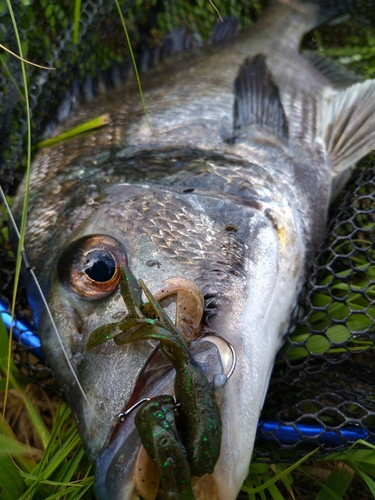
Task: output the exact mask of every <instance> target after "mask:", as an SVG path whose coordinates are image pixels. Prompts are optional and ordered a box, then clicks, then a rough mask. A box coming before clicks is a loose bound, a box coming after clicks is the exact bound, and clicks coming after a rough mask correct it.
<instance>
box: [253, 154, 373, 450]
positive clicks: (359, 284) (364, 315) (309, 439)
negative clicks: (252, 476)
mask: <svg viewBox="0 0 375 500" xmlns="http://www.w3.org/2000/svg"><path fill="white" fill-rule="evenodd" d="M374 264H375V162H374V161H371V162H370V163H369V164H368V166H367V167H365V168H364V169H358V171H357V172H356V174H355V176H354V179H353V182H352V185H351V186H350V189H349V190H348V192H347V193H346V195H345V196H344V199H343V201H342V204H341V205H340V207H339V209H338V212H337V214H336V215H335V216H334V217H333V218H332V220H331V223H330V225H329V227H328V229H327V236H326V238H325V240H324V242H323V243H322V245H321V246H320V249H319V252H318V255H317V257H316V259H315V262H314V267H313V271H312V274H311V277H310V279H309V281H308V283H307V284H306V287H305V290H304V291H303V293H302V295H301V297H300V301H299V305H298V306H297V309H296V311H295V315H294V319H293V320H292V325H291V329H290V332H289V334H288V336H287V338H286V340H285V344H284V347H283V349H282V351H281V352H280V353H279V356H278V359H277V362H276V366H275V369H274V373H273V376H272V381H271V385H270V388H269V392H268V397H267V400H266V404H265V407H264V410H263V415H262V419H264V420H265V421H270V420H272V419H273V420H274V425H273V426H268V427H265V428H264V430H265V433H264V435H259V438H258V444H257V446H256V451H257V454H258V457H259V458H260V457H267V456H269V453H273V457H274V458H275V457H279V458H280V459H281V458H288V457H290V456H291V455H290V452H289V453H288V450H292V453H293V454H295V453H296V451H300V452H301V454H303V453H305V452H306V449H307V447H310V448H311V447H315V448H316V447H317V446H319V445H322V444H324V448H321V451H320V452H319V455H320V456H321V455H324V454H329V453H332V449H333V448H335V449H336V450H338V449H342V448H345V447H348V446H350V445H351V444H352V443H353V442H355V441H356V440H357V439H367V440H369V441H372V442H375V385H374V381H375V362H374V361H375V357H374V356H375V351H374V347H375V300H374V299H375V266H374ZM280 395H282V397H280ZM282 426H290V428H289V427H286V428H285V427H282ZM271 450H272V451H271ZM317 456H318V455H317Z"/></svg>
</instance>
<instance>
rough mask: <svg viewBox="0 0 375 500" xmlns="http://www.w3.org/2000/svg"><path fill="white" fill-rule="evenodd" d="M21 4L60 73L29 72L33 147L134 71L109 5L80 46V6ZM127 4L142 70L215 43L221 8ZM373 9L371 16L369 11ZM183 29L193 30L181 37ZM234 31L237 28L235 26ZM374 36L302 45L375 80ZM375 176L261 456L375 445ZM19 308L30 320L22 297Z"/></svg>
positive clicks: (1, 123) (8, 90)
mask: <svg viewBox="0 0 375 500" xmlns="http://www.w3.org/2000/svg"><path fill="white" fill-rule="evenodd" d="M12 5H13V9H14V14H15V17H16V19H17V20H18V27H19V31H20V37H21V40H22V41H23V46H24V51H25V54H24V55H25V57H27V58H28V59H29V60H31V61H33V62H35V63H38V64H42V65H44V66H51V67H52V66H53V67H55V68H56V71H53V72H52V71H51V72H46V71H44V70H41V69H38V68H34V67H31V66H28V81H29V86H30V89H29V94H30V104H31V117H32V132H33V145H34V146H35V144H36V143H37V141H39V140H40V139H41V137H43V135H44V134H46V133H48V131H49V130H51V129H52V127H53V124H54V123H55V122H56V121H58V120H59V119H61V118H63V117H64V116H66V114H67V113H69V111H70V109H71V108H72V107H73V108H74V107H76V106H79V105H81V104H82V102H84V101H85V100H90V99H91V98H92V97H93V95H95V94H97V93H100V92H104V91H108V90H109V89H110V88H111V87H113V86H115V85H116V84H117V82H118V81H119V80H124V79H125V78H126V77H127V75H128V74H129V72H131V65H130V62H129V55H128V48H127V44H126V41H125V39H124V36H123V32H122V28H121V26H120V22H119V19H118V14H117V11H116V7H115V6H114V5H113V3H112V2H109V1H106V0H90V1H84V2H82V8H81V15H80V22H79V35H78V38H79V45H78V46H77V45H75V44H74V43H73V42H72V39H73V38H72V37H73V31H74V23H73V20H72V19H73V12H74V3H73V2H58V3H57V2H56V3H54V4H53V5H52V4H51V3H50V2H46V1H42V0H35V1H34V2H29V3H26V2H22V1H15V2H12ZM121 5H122V10H123V12H124V13H125V14H126V19H127V25H128V29H129V32H130V37H131V40H132V43H133V45H134V50H135V53H136V58H137V63H138V66H139V67H140V69H141V70H145V69H147V68H148V67H149V66H151V65H152V64H155V63H157V62H158V61H159V60H160V59H163V57H165V56H166V55H170V54H173V53H174V52H176V51H179V50H184V49H186V48H189V47H191V46H194V45H198V44H200V43H203V42H204V41H207V40H208V39H209V34H210V32H211V30H212V26H213V25H214V23H215V19H216V13H215V11H214V10H213V9H211V8H208V7H207V6H206V5H205V6H204V7H202V6H201V2H198V1H197V2H191V1H187V0H186V1H184V0H180V1H168V0H164V1H163V0H158V1H156V0H155V1H151V0H150V1H146V2H144V1H138V2H136V1H134V2H130V1H129V2H121ZM215 5H216V6H217V8H218V9H219V11H220V13H221V14H222V15H223V16H224V15H227V16H228V15H230V16H235V17H236V18H237V19H239V20H240V21H241V23H242V25H243V26H247V25H248V24H249V23H250V22H251V21H252V20H254V18H255V17H256V9H255V8H254V7H253V6H252V5H251V4H250V3H249V2H247V1H243V2H225V1H219V0H216V1H215ZM368 10H369V14H371V15H372V14H373V12H372V10H373V9H372V7H371V6H369V8H368ZM370 10H371V12H370ZM362 14H363V13H362ZM181 25H184V26H185V28H184V29H183V30H182V31H181V29H180V27H181ZM231 26H232V27H231V29H233V30H234V31H235V29H236V28H235V25H231ZM233 26H234V27H233ZM173 30H177V31H174V32H173ZM168 33H172V34H169V35H168ZM173 33H174V34H173ZM229 34H230V33H227V34H223V36H227V35H229ZM167 35H168V36H167ZM374 40H375V38H374V30H373V29H372V28H371V27H364V26H363V25H361V24H356V23H354V22H347V23H344V24H339V25H337V26H329V27H328V28H327V27H326V28H322V29H321V30H318V31H315V32H314V33H312V34H310V35H308V36H307V37H306V39H305V42H304V46H305V48H307V49H310V50H315V51H319V52H324V51H325V52H326V53H328V55H331V56H335V57H336V58H339V59H340V61H341V62H342V63H345V64H347V65H348V66H350V67H351V69H355V70H356V71H358V72H359V73H360V74H361V75H363V76H364V77H365V78H368V77H373V76H374V75H375V50H374V47H375V43H374ZM0 43H1V44H3V45H5V46H6V47H8V48H9V49H10V50H12V51H14V52H18V49H17V44H16V39H15V33H14V30H13V27H12V23H11V22H10V18H9V12H8V11H7V9H6V7H3V6H0ZM328 48H329V49H328ZM1 63H2V64H1V66H0V177H1V184H2V186H3V188H4V189H5V191H6V192H7V193H8V195H9V199H10V200H11V197H12V195H13V194H14V190H15V187H16V186H17V184H18V182H19V180H20V177H21V175H22V172H23V169H24V166H25V158H26V130H27V124H26V118H25V104H24V100H23V99H22V98H21V97H20V94H21V93H22V92H23V91H24V88H23V84H22V78H21V76H22V75H21V70H20V65H19V62H18V61H17V60H16V59H15V58H14V57H13V56H11V55H10V54H8V53H6V52H2V53H1ZM367 163H368V161H367ZM374 172H375V163H374V162H373V161H372V162H370V164H369V166H368V167H367V168H363V167H362V168H361V169H360V170H358V171H357V173H355V175H354V180H353V181H352V182H351V183H350V188H349V190H348V192H347V194H346V195H345V197H344V198H343V201H342V204H341V206H340V207H339V209H338V211H337V213H336V215H334V216H332V218H331V222H330V225H329V229H328V232H327V237H326V239H325V241H324V243H323V244H322V246H321V248H320V251H319V254H318V256H317V258H316V261H315V263H314V269H313V273H312V275H311V278H310V280H309V283H308V284H307V285H306V288H305V290H304V293H303V295H302V297H301V300H300V304H299V306H298V308H297V310H296V312H295V315H294V320H293V321H292V326H291V329H290V333H289V334H288V336H287V338H286V342H285V345H284V348H283V350H282V352H281V353H280V355H279V357H278V359H277V362H276V365H275V369H274V374H273V377H272V380H271V385H270V389H269V394H268V397H267V400H266V405H265V408H264V411H263V414H262V422H263V426H262V428H261V432H260V433H259V434H258V439H257V442H256V446H255V453H256V457H257V459H258V460H272V461H277V460H288V459H290V458H293V459H294V458H295V457H296V453H297V454H301V455H302V454H304V453H305V452H306V450H310V449H311V447H316V446H317V445H322V444H324V447H322V448H321V452H320V454H321V455H322V454H325V453H329V452H330V451H332V449H335V450H337V449H340V448H343V447H348V446H349V445H351V444H352V443H353V442H354V441H356V439H358V438H360V437H362V438H365V439H369V440H375V392H374V386H375V384H374V381H375V363H374V346H375V334H374V331H375V326H374V319H375V302H374V300H375V263H374V259H375V250H374V248H375V245H374V238H375V217H374V213H375V173H374ZM6 217H7V215H6V210H5V209H4V207H2V206H1V207H0V295H2V296H3V298H4V300H5V301H6V299H9V298H10V296H11V293H12V289H13V271H14V257H13V256H12V254H11V252H10V247H9V243H8V237H7V229H6V223H5V221H6ZM5 303H6V302H5ZM17 308H18V310H19V311H20V312H21V311H23V313H22V314H24V315H27V316H28V317H29V320H30V315H29V314H28V306H27V303H26V300H25V297H24V294H23V292H22V290H21V291H20V293H19V298H18V306H17ZM30 328H32V325H31V327H30ZM14 357H15V361H16V363H17V364H18V366H19V367H20V369H21V370H22V371H23V373H25V374H26V375H28V376H30V377H31V378H32V379H33V380H36V381H38V383H43V384H45V385H47V386H49V387H52V388H53V387H56V386H55V384H54V380H53V377H52V374H51V371H50V370H49V369H48V367H46V366H45V365H44V364H43V362H41V360H40V359H39V358H38V357H36V356H35V348H30V347H25V342H21V341H20V340H19V341H18V342H15V343H14ZM315 456H317V455H315Z"/></svg>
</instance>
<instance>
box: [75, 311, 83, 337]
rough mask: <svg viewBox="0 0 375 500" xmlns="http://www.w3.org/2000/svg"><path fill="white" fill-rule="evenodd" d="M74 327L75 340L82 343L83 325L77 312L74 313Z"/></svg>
mask: <svg viewBox="0 0 375 500" xmlns="http://www.w3.org/2000/svg"><path fill="white" fill-rule="evenodd" d="M74 326H75V328H76V339H77V340H78V341H82V339H83V325H82V321H81V318H80V316H79V314H78V312H77V311H74Z"/></svg>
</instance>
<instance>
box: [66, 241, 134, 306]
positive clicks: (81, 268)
mask: <svg viewBox="0 0 375 500" xmlns="http://www.w3.org/2000/svg"><path fill="white" fill-rule="evenodd" d="M124 265H126V255H125V251H124V249H123V247H122V246H121V244H120V243H119V242H118V241H117V240H115V239H113V238H110V237H108V236H100V235H96V236H89V237H87V238H81V239H80V240H78V241H76V242H74V243H73V244H72V245H71V246H70V247H69V248H68V249H67V250H66V251H65V252H64V254H63V255H62V257H61V258H60V260H59V264H58V275H59V277H60V279H61V281H62V282H63V283H65V284H66V285H67V286H68V287H69V288H70V289H71V290H72V291H73V292H75V293H76V294H77V295H79V296H80V297H82V298H85V299H91V300H95V299H102V298H104V297H107V296H109V295H110V294H111V293H113V292H114V291H115V290H116V289H117V287H118V285H119V283H120V277H121V266H124Z"/></svg>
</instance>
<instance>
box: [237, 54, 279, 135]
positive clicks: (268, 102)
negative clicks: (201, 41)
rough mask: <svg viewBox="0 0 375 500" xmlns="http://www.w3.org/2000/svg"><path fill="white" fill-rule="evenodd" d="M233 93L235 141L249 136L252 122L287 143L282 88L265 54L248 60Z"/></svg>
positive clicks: (242, 68)
mask: <svg viewBox="0 0 375 500" xmlns="http://www.w3.org/2000/svg"><path fill="white" fill-rule="evenodd" d="M234 94H235V101H234V124H233V125H234V128H233V141H234V142H236V141H238V140H239V139H240V138H241V137H242V138H244V137H246V132H247V129H248V127H250V126H251V125H256V126H258V127H261V128H263V129H266V130H268V131H269V132H271V133H272V134H274V135H276V136H277V137H279V138H280V139H281V141H282V142H284V143H286V142H287V140H288V123H287V120H286V117H285V113H284V109H283V106H282V104H281V101H280V95H279V88H278V86H277V85H276V83H275V82H274V80H273V77H272V74H271V72H270V71H269V69H268V67H267V64H266V57H265V56H264V55H263V54H258V55H256V56H254V57H251V58H248V59H246V60H245V62H244V63H243V65H242V66H241V68H240V71H239V74H238V77H237V78H236V81H235V83H234Z"/></svg>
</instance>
